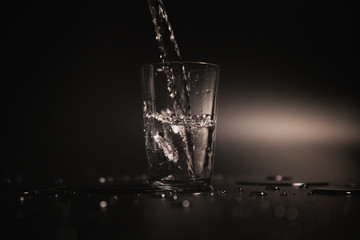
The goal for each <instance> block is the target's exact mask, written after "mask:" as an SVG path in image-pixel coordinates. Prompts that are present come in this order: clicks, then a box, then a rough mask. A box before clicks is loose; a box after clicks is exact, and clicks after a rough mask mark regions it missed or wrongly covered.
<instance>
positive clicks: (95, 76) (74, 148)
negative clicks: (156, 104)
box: [0, 0, 360, 181]
mask: <svg viewBox="0 0 360 240" xmlns="http://www.w3.org/2000/svg"><path fill="white" fill-rule="evenodd" d="M164 3H165V7H166V9H167V12H168V15H169V18H170V21H171V23H172V26H173V28H174V30H175V35H176V38H177V40H178V43H179V46H180V50H181V53H182V56H183V59H184V60H190V61H206V62H212V63H216V64H219V65H220V66H221V80H220V91H219V106H218V107H219V111H218V114H219V116H218V129H217V149H216V158H215V172H218V173H223V174H236V175H237V176H238V177H239V178H254V177H257V178H264V177H266V176H267V175H272V174H283V175H290V176H293V177H295V178H297V179H313V180H314V179H316V180H325V181H360V173H359V169H360V162H359V150H358V147H359V143H360V130H359V123H360V121H359V107H358V106H359V105H358V101H357V95H358V92H359V90H358V87H357V85H356V83H357V82H358V72H357V70H358V63H359V61H358V56H359V55H358V49H357V43H358V39H357V37H356V35H357V30H358V28H359V26H358V25H355V20H356V19H355V16H356V12H355V11H356V8H355V7H354V6H352V5H351V4H350V3H348V2H347V1H338V2H336V3H334V4H331V3H329V2H326V1H316V3H315V2H311V3H305V1H284V2H283V1H271V2H267V3H265V4H264V3H262V2H260V1H222V2H209V1H204V0H197V1H190V0H186V1H164ZM0 4H1V5H0V16H1V40H0V41H1V59H2V60H3V61H2V62H3V63H2V65H1V69H2V70H1V75H0V76H1V80H2V81H1V83H2V86H1V95H2V98H3V100H2V103H3V104H4V107H3V109H2V119H5V123H3V125H2V132H3V133H2V134H1V135H2V137H3V142H4V143H3V144H2V146H3V150H2V154H1V155H2V157H1V158H2V160H1V176H2V178H21V179H24V180H42V179H48V178H53V177H55V178H56V177H63V178H70V179H71V178H78V177H80V178H81V177H83V176H84V177H85V176H108V175H119V174H137V173H144V172H146V161H145V153H144V141H143V128H142V100H141V86H140V68H141V65H142V64H144V63H148V62H157V61H158V60H159V59H158V56H159V53H158V50H157V46H156V41H155V38H154V36H155V34H154V29H153V25H152V22H151V17H150V13H149V10H148V6H147V2H146V1H145V0H137V1H118V2H117V3H104V2H99V1H98V2H96V3H89V2H87V3H73V2H70V1H69V2H67V1H44V2H40V1H15V0H14V1H11V0H8V1H1V2H0Z"/></svg>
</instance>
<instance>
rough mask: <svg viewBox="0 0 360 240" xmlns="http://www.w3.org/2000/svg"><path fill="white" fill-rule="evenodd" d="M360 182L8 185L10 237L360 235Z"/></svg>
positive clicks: (129, 179) (5, 216)
mask: <svg viewBox="0 0 360 240" xmlns="http://www.w3.org/2000/svg"><path fill="white" fill-rule="evenodd" d="M359 191H360V190H359V189H358V186H357V185H356V184H348V185H337V186H335V185H329V184H327V183H326V182H307V183H305V184H304V183H303V182H295V181H291V180H289V179H278V178H277V177H275V178H274V179H272V178H267V179H264V180H261V181H246V180H241V179H238V178H237V177H236V176H235V177H227V176H223V175H215V177H214V182H213V190H210V191H206V192H199V193H180V192H171V191H167V192H155V191H150V190H149V188H148V185H147V184H146V180H145V179H144V176H142V175H141V176H137V177H134V176H122V177H116V178H114V177H100V178H97V179H92V180H89V181H83V182H72V183H67V182H66V181H64V180H62V179H58V180H57V181H55V183H52V184H42V185H41V184H37V185H36V184H32V185H30V184H23V183H22V184H14V183H11V181H10V180H9V181H8V182H6V181H5V183H3V184H2V188H1V198H0V200H1V218H2V223H3V225H2V228H3V231H2V233H3V236H9V237H7V238H6V239H29V238H30V239H68V240H69V239H144V238H150V239H156V238H157V239H206V238H207V239H230V238H231V239H235V238H241V239H325V238H330V239H344V238H347V239H359V237H358V236H357V231H358V229H359V227H360V195H359Z"/></svg>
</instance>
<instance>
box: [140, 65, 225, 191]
mask: <svg viewBox="0 0 360 240" xmlns="http://www.w3.org/2000/svg"><path fill="white" fill-rule="evenodd" d="M219 73H220V67H219V66H218V65H215V64H210V63H204V62H165V63H153V64H145V65H144V66H143V67H142V91H143V101H144V113H143V117H144V133H145V149H146V157H147V163H148V179H149V183H150V184H151V185H152V186H153V187H154V189H160V190H177V191H202V190H207V189H210V188H211V180H212V175H213V169H214V150H215V133H216V115H217V91H218V82H219Z"/></svg>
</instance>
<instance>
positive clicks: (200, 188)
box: [149, 180, 213, 192]
mask: <svg viewBox="0 0 360 240" xmlns="http://www.w3.org/2000/svg"><path fill="white" fill-rule="evenodd" d="M149 183H150V186H151V189H152V190H154V191H176V192H204V191H210V190H213V188H212V186H211V182H210V181H209V180H197V181H190V182H183V181H171V180H165V181H164V180H162V181H156V180H153V181H149Z"/></svg>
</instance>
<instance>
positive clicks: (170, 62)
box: [142, 61, 220, 69]
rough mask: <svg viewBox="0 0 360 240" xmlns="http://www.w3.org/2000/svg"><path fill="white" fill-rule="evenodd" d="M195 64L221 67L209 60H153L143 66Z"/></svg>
mask: <svg viewBox="0 0 360 240" xmlns="http://www.w3.org/2000/svg"><path fill="white" fill-rule="evenodd" d="M163 63H165V64H195V65H202V66H210V67H213V68H216V69H220V65H217V64H215V63H209V62H202V61H166V62H152V63H145V64H143V65H142V67H143V68H145V67H148V66H155V65H161V64H163Z"/></svg>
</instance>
